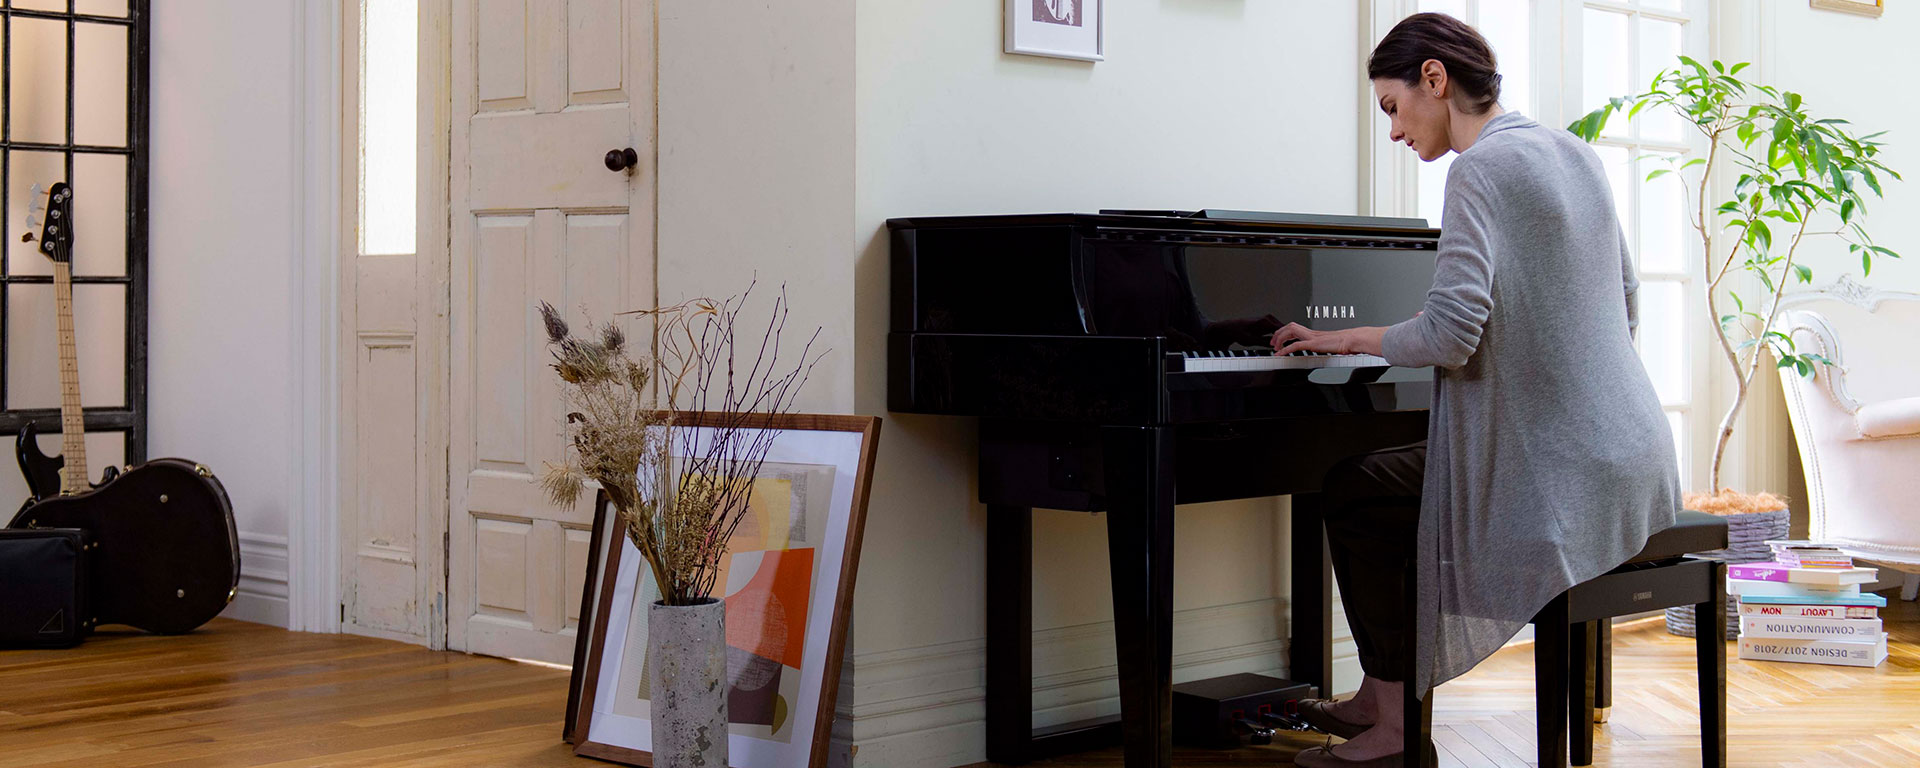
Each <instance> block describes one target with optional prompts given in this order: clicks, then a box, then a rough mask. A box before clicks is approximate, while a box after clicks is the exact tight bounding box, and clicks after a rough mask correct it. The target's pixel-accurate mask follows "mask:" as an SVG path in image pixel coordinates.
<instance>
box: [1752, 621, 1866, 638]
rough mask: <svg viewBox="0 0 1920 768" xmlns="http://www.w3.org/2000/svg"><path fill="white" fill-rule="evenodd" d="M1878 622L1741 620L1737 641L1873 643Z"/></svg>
mask: <svg viewBox="0 0 1920 768" xmlns="http://www.w3.org/2000/svg"><path fill="white" fill-rule="evenodd" d="M1880 630H1881V627H1880V620H1879V619H1794V618H1782V617H1779V616H1741V617H1740V636H1741V637H1777V638H1800V639H1805V640H1854V641H1862V642H1867V641H1873V640H1876V639H1878V638H1879V637H1880V635H1881V631H1880Z"/></svg>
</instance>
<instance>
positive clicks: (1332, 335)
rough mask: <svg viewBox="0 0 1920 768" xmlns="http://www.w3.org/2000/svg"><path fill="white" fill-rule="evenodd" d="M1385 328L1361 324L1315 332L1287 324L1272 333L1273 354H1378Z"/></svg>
mask: <svg viewBox="0 0 1920 768" xmlns="http://www.w3.org/2000/svg"><path fill="white" fill-rule="evenodd" d="M1386 331H1387V329H1386V328H1383V327H1379V326H1363V327H1360V328H1346V329H1342V330H1338V331H1316V330H1314V329H1312V328H1308V327H1306V326H1304V325H1301V324H1299V323H1287V324H1286V325H1285V326H1283V327H1281V329H1280V330H1278V331H1275V332H1274V334H1273V349H1274V354H1276V355H1286V354H1292V353H1294V352H1320V353H1322V354H1329V355H1378V354H1380V337H1381V335H1382V334H1385V333H1386Z"/></svg>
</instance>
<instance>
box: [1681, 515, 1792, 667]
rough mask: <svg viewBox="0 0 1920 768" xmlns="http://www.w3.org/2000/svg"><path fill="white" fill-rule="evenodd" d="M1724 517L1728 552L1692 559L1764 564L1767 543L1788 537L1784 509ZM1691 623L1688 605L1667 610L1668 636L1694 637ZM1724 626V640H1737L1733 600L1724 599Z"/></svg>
mask: <svg viewBox="0 0 1920 768" xmlns="http://www.w3.org/2000/svg"><path fill="white" fill-rule="evenodd" d="M1724 517H1725V518H1726V520H1727V548H1726V549H1716V550H1713V551H1710V552H1696V553H1694V555H1695V556H1697V557H1705V558H1711V559H1714V560H1721V561H1724V562H1726V563H1728V564H1730V565H1738V564H1740V563H1764V562H1767V561H1770V560H1772V559H1773V548H1772V547H1769V546H1767V540H1768V539H1784V538H1786V537H1787V510H1784V509H1776V510H1773V511H1770V512H1744V513H1740V514H1733V515H1725V516H1724ZM1694 621H1695V618H1694V615H1693V606H1691V605H1683V606H1680V607H1678V608H1668V609H1667V632H1668V633H1669V634H1674V635H1679V636H1681V637H1693V628H1694ZM1726 622H1727V638H1728V639H1733V638H1734V637H1735V636H1738V635H1739V634H1740V604H1739V601H1738V600H1735V599H1734V598H1733V597H1732V596H1729V597H1728V598H1727V616H1726Z"/></svg>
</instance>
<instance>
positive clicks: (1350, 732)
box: [1299, 699, 1373, 739]
mask: <svg viewBox="0 0 1920 768" xmlns="http://www.w3.org/2000/svg"><path fill="white" fill-rule="evenodd" d="M1331 704H1333V700H1332V699H1302V700H1301V701H1300V704H1299V712H1300V719H1302V720H1305V721H1307V725H1311V726H1313V728H1314V730H1317V731H1319V732H1321V733H1326V734H1331V735H1334V736H1338V737H1340V738H1343V739H1351V738H1353V737H1355V736H1358V735H1360V734H1362V733H1365V732H1366V730H1367V729H1368V728H1372V727H1373V725H1371V724H1366V723H1349V722H1347V721H1345V720H1342V719H1340V718H1338V717H1335V716H1334V714H1333V712H1332V711H1331V710H1329V709H1328V707H1329V705H1331Z"/></svg>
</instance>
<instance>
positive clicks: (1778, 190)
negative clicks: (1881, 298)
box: [1567, 56, 1900, 634]
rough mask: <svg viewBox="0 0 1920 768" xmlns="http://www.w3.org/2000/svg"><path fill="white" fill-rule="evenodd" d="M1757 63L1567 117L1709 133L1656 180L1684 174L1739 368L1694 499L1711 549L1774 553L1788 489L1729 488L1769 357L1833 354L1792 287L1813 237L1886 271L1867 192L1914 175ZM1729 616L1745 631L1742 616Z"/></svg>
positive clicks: (1718, 324)
mask: <svg viewBox="0 0 1920 768" xmlns="http://www.w3.org/2000/svg"><path fill="white" fill-rule="evenodd" d="M1746 67H1747V64H1746V63H1737V64H1733V65H1731V66H1728V65H1726V64H1724V63H1722V62H1720V61H1712V62H1709V63H1707V64H1702V63H1700V62H1699V61H1697V60H1695V59H1692V58H1689V57H1686V56H1682V57H1680V66H1679V67H1676V68H1674V69H1669V70H1665V71H1662V72H1661V73H1660V74H1659V75H1657V76H1655V77H1654V79H1653V81H1652V83H1651V84H1650V85H1649V86H1648V89H1647V90H1646V91H1645V92H1643V93H1638V94H1634V95H1628V96H1618V97H1614V98H1610V99H1608V100H1607V103H1606V104H1604V105H1601V106H1600V107H1599V108H1598V109H1595V110H1593V111H1592V112H1590V113H1588V114H1587V115H1586V116H1584V117H1582V118H1580V119H1579V120H1576V121H1574V122H1573V123H1572V124H1571V125H1569V126H1567V130H1569V131H1572V132H1573V133H1574V134H1576V135H1578V136H1579V137H1580V138H1582V139H1584V140H1586V141H1589V142H1592V141H1595V140H1596V139H1598V138H1599V137H1600V133H1601V131H1603V130H1605V128H1606V124H1607V121H1608V119H1609V118H1610V117H1612V116H1613V114H1614V113H1616V112H1620V111H1625V112H1626V114H1627V118H1628V119H1630V120H1631V119H1633V118H1635V117H1636V116H1638V115H1639V114H1640V113H1641V112H1642V111H1644V110H1647V109H1656V110H1659V109H1664V110H1669V111H1670V112H1672V113H1673V114H1675V115H1677V116H1678V117H1679V118H1680V119H1682V120H1684V121H1686V122H1687V123H1688V124H1690V125H1692V126H1693V127H1694V128H1695V129H1696V130H1698V131H1699V133H1700V135H1701V136H1702V137H1703V138H1704V139H1705V140H1706V153H1705V155H1704V156H1700V157H1694V158H1691V159H1687V160H1684V161H1678V160H1677V159H1676V160H1670V161H1669V163H1668V165H1667V167H1665V168H1659V169H1656V170H1653V171H1652V172H1650V173H1648V174H1647V176H1646V178H1647V180H1648V181H1653V180H1654V179H1658V178H1660V177H1662V176H1672V177H1673V178H1674V180H1675V181H1674V183H1679V184H1681V185H1682V187H1683V188H1684V189H1685V194H1684V196H1683V198H1682V199H1683V201H1684V202H1685V205H1686V207H1687V208H1688V210H1687V211H1686V215H1687V217H1688V218H1689V219H1690V220H1691V222H1692V224H1693V228H1694V231H1695V232H1696V233H1697V234H1698V235H1699V237H1700V246H1701V248H1700V252H1701V254H1702V255H1703V258H1704V267H1705V269H1704V271H1703V275H1704V278H1705V279H1704V280H1703V281H1702V283H1701V284H1702V286H1703V288H1702V290H1703V291H1704V292H1705V299H1706V302H1705V306H1706V310H1707V318H1706V319H1707V320H1708V322H1709V323H1711V325H1712V327H1713V329H1714V338H1715V341H1716V342H1717V349H1716V353H1717V354H1715V357H1716V358H1717V359H1719V360H1720V361H1722V362H1723V363H1724V364H1725V365H1726V366H1727V367H1728V369H1729V370H1730V372H1731V373H1732V374H1733V383H1734V392H1733V401H1732V403H1731V404H1730V405H1729V406H1728V407H1727V411H1726V413H1725V414H1724V416H1723V417H1722V418H1721V420H1720V428H1719V430H1718V432H1717V433H1716V434H1715V438H1714V446H1713V460H1712V465H1711V470H1710V474H1709V481H1708V490H1707V492H1705V493H1699V494H1689V495H1688V496H1687V498H1686V499H1685V504H1686V506H1687V508H1689V509H1697V510H1700V511H1704V512H1713V513H1715V514H1721V515H1726V516H1727V517H1728V525H1729V530H1728V534H1729V538H1730V546H1729V548H1728V549H1726V550H1721V551H1719V552H1715V553H1708V554H1714V555H1717V556H1721V557H1723V558H1725V559H1728V560H1730V561H1732V562H1752V561H1755V560H1767V559H1771V551H1770V549H1769V548H1768V547H1767V546H1766V544H1765V542H1766V540H1767V539H1779V538H1785V537H1786V535H1787V510H1786V502H1785V501H1784V500H1782V499H1781V498H1780V497H1778V496H1775V495H1773V494H1771V493H1764V492H1762V493H1740V492H1737V491H1734V490H1732V489H1729V488H1724V487H1722V486H1721V485H1720V470H1721V463H1722V461H1723V460H1724V458H1725V455H1726V450H1727V443H1728V441H1729V440H1730V439H1731V438H1732V436H1733V430H1734V422H1735V419H1736V418H1738V417H1739V415H1740V411H1741V409H1742V408H1744V407H1745V406H1746V403H1747V397H1748V394H1749V393H1750V392H1751V391H1752V384H1753V377H1754V375H1755V374H1756V373H1757V372H1758V371H1759V369H1760V367H1761V364H1762V363H1763V362H1764V361H1765V360H1766V359H1767V358H1769V357H1771V358H1772V360H1773V361H1774V365H1776V366H1777V367H1780V368H1792V369H1793V370H1795V371H1797V372H1798V373H1799V374H1800V375H1802V376H1812V375H1813V373H1814V370H1815V369H1814V366H1816V365H1831V364H1832V362H1831V361H1829V360H1827V359H1826V358H1824V357H1821V356H1820V355H1818V354H1815V353H1812V352H1802V351H1800V350H1798V349H1795V348H1794V342H1793V339H1792V338H1789V337H1788V336H1787V335H1786V334H1783V333H1780V332H1779V331H1776V330H1774V329H1773V324H1774V320H1775V318H1776V316H1777V314H1778V313H1779V311H1780V300H1781V297H1782V296H1783V295H1784V294H1785V292H1786V289H1787V286H1788V285H1789V284H1791V283H1792V282H1793V281H1796V280H1797V281H1799V282H1801V283H1811V282H1812V281H1813V270H1812V269H1811V268H1809V267H1808V266H1807V265H1806V264H1804V263H1802V262H1801V261H1800V260H1799V257H1800V256H1802V255H1803V251H1802V250H1801V247H1802V246H1803V245H1804V244H1806V243H1807V242H1808V241H1809V240H1810V239H1812V238H1837V239H1839V240H1840V241H1842V242H1845V243H1846V244H1847V250H1848V251H1849V252H1850V253H1852V254H1856V255H1858V256H1859V257H1860V271H1861V274H1862V276H1865V275H1867V274H1870V273H1871V272H1872V271H1873V260H1874V259H1875V258H1876V257H1898V256H1899V254H1898V253H1895V252H1894V251H1892V250H1889V249H1888V248H1886V247H1884V246H1880V245H1877V244H1875V243H1874V241H1873V237H1872V235H1871V234H1869V232H1868V230H1867V226H1866V216H1865V214H1866V207H1867V195H1868V194H1869V193H1871V194H1872V196H1873V197H1875V198H1879V197H1880V196H1881V184H1882V183H1883V182H1886V181H1888V180H1898V179H1899V178H1900V174H1898V173H1895V172H1894V171H1893V170H1892V169H1890V168H1888V167H1887V166H1886V165H1885V164H1883V163H1881V162H1880V160H1879V159H1878V156H1879V154H1880V152H1881V147H1882V144H1881V143H1880V142H1878V141H1875V140H1874V139H1875V138H1876V137H1878V136H1880V135H1881V134H1880V133H1872V134H1868V135H1865V136H1857V135H1855V134H1854V133H1853V132H1852V130H1851V129H1850V124H1849V123H1848V122H1847V121H1846V120H1841V119H1837V118H1831V117H1820V116H1817V115H1815V114H1813V113H1812V112H1810V111H1809V110H1808V109H1807V107H1806V104H1805V102H1804V100H1803V99H1802V98H1801V95H1800V94H1798V93H1794V92H1792V91H1784V90H1780V89H1777V88H1774V87H1772V86H1768V85H1762V84H1759V83H1753V82H1748V81H1746V80H1742V79H1740V77H1739V75H1740V71H1741V70H1742V69H1745V68H1746ZM1728 164H1731V168H1730V170H1727V171H1726V172H1725V175H1732V174H1735V173H1737V174H1738V177H1737V179H1735V180H1734V181H1733V187H1732V192H1731V194H1726V195H1719V196H1716V195H1715V194H1714V192H1713V186H1712V184H1713V180H1714V179H1715V178H1716V176H1715V174H1716V172H1719V171H1722V169H1723V168H1727V167H1728ZM1739 275H1745V276H1747V278H1748V280H1747V281H1746V284H1745V285H1740V284H1739V283H1740V281H1738V280H1732V278H1735V277H1736V276H1739ZM1742 289H1744V290H1746V291H1748V294H1747V295H1742V293H1741V290H1742ZM1729 610H1730V611H1731V610H1732V606H1731V605H1730V606H1729ZM1676 612H1678V613H1681V614H1683V615H1680V616H1676V615H1675V614H1676ZM1691 624H1692V615H1691V610H1690V609H1689V610H1685V611H1677V610H1676V611H1669V613H1668V625H1669V628H1670V629H1674V630H1684V631H1683V633H1684V634H1692V632H1691ZM1729 624H1730V625H1732V626H1736V627H1737V623H1736V621H1735V619H1734V618H1733V617H1732V616H1731V614H1730V618H1729Z"/></svg>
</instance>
